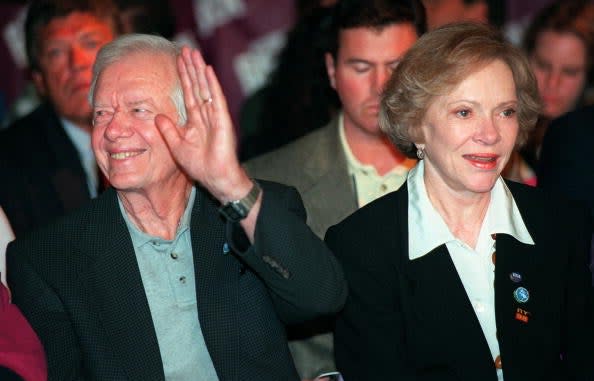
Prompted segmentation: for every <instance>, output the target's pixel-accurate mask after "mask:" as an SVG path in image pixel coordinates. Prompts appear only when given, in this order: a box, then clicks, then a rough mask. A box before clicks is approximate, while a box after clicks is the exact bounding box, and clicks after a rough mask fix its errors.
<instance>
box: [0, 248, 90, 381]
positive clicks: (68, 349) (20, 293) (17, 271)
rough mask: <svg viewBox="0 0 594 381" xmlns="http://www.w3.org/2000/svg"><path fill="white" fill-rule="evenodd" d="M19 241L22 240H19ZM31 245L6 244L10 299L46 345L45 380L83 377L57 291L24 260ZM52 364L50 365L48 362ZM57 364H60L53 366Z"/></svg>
mask: <svg viewBox="0 0 594 381" xmlns="http://www.w3.org/2000/svg"><path fill="white" fill-rule="evenodd" d="M21 242H22V241H21ZM34 250H35V249H34V248H32V247H26V245H20V246H19V241H18V240H17V241H14V242H12V243H11V244H9V246H8V250H7V257H6V259H7V268H8V269H10V270H9V271H8V274H7V275H8V284H9V286H10V288H11V290H12V298H13V299H12V300H13V302H14V303H15V304H16V305H17V306H18V307H19V308H20V310H21V311H22V313H23V315H25V317H26V318H27V320H28V321H29V323H30V324H31V326H32V327H33V329H34V330H35V332H36V333H37V335H38V336H39V338H40V339H41V341H42V344H43V346H44V348H45V353H46V359H47V364H48V381H53V380H56V381H58V380H59V381H75V380H84V377H83V375H82V369H80V364H81V363H82V361H81V351H80V347H79V345H78V341H77V337H76V334H75V332H74V329H73V327H72V325H71V322H70V317H69V316H68V314H67V313H66V311H65V309H64V306H63V304H62V302H61V300H60V298H59V297H58V295H57V294H56V293H55V292H54V291H53V290H52V288H51V287H50V286H49V285H48V284H47V283H46V282H45V281H44V280H43V279H42V277H41V276H39V274H38V273H37V272H36V271H35V269H34V268H33V267H32V266H31V265H30V264H29V262H28V261H27V254H28V253H30V252H34ZM52 364H53V365H54V366H50V365H52ZM57 364H59V366H56V365H57Z"/></svg>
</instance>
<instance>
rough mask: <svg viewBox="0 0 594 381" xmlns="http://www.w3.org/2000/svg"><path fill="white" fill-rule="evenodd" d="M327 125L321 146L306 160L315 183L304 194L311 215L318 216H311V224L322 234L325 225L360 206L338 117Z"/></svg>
mask: <svg viewBox="0 0 594 381" xmlns="http://www.w3.org/2000/svg"><path fill="white" fill-rule="evenodd" d="M324 128H325V129H326V131H325V135H324V136H323V137H322V138H321V139H320V140H321V141H322V143H320V144H319V145H318V147H319V150H318V151H317V152H316V153H314V154H313V155H312V156H313V157H312V158H308V159H307V160H306V161H305V162H304V172H305V174H306V176H307V177H310V178H312V179H314V183H313V184H312V186H311V187H310V188H309V189H308V190H307V191H305V192H303V195H302V196H303V199H304V203H305V206H306V209H307V210H308V212H309V213H308V215H310V216H316V217H317V218H318V219H319V220H317V221H314V220H308V225H310V226H311V227H312V229H313V230H314V231H315V232H321V233H322V235H323V233H324V232H325V228H326V227H328V226H332V225H334V224H336V223H337V222H339V221H341V220H342V219H344V218H345V217H347V216H348V215H349V214H351V213H352V212H354V211H355V210H356V209H357V207H358V205H357V198H356V195H355V189H354V185H353V180H352V179H351V177H350V176H349V173H348V169H347V163H346V159H345V155H344V152H343V149H342V146H341V144H340V139H339V135H338V118H334V119H333V120H332V122H331V123H330V124H329V125H328V126H327V127H324ZM328 195H332V197H328ZM329 204H330V205H331V207H329ZM329 212H331V213H329Z"/></svg>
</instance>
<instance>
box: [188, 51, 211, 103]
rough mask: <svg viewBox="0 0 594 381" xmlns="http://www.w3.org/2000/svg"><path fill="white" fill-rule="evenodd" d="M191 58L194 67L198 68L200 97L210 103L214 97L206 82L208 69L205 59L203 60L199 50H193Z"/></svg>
mask: <svg viewBox="0 0 594 381" xmlns="http://www.w3.org/2000/svg"><path fill="white" fill-rule="evenodd" d="M191 58H192V63H193V66H194V67H195V68H196V79H197V81H198V89H199V90H200V97H201V98H202V100H203V101H208V100H209V99H210V98H211V96H212V95H211V92H210V89H209V86H208V81H207V80H206V74H205V73H204V71H205V69H206V67H207V66H206V63H204V58H202V54H200V52H199V51H198V50H193V51H192V52H191Z"/></svg>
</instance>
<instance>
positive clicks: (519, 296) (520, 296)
mask: <svg viewBox="0 0 594 381" xmlns="http://www.w3.org/2000/svg"><path fill="white" fill-rule="evenodd" d="M514 299H516V302H518V303H526V302H527V301H528V299H530V293H529V292H528V290H526V289H525V288H524V287H518V288H516V289H515V290H514Z"/></svg>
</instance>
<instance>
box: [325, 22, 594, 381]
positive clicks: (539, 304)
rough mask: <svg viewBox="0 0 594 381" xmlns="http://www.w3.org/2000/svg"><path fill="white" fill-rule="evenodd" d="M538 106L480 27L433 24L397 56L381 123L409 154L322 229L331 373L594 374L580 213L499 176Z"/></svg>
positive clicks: (493, 37)
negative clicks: (340, 281) (375, 189)
mask: <svg viewBox="0 0 594 381" xmlns="http://www.w3.org/2000/svg"><path fill="white" fill-rule="evenodd" d="M538 110H539V101H538V90H537V85H536V80H535V78H534V76H533V74H532V72H531V70H530V66H529V64H528V62H527V60H526V59H525V57H524V56H523V54H522V53H521V52H520V51H519V50H518V49H516V48H515V47H513V46H511V45H509V44H508V43H507V42H506V41H505V40H504V39H503V37H502V36H501V35H500V34H499V33H498V32H497V31H495V30H493V29H490V28H489V27H487V26H481V25H475V24H454V25H449V26H445V27H443V28H440V29H437V30H435V31H433V32H430V33H428V34H426V35H424V36H423V37H421V38H420V39H419V40H418V42H417V43H416V44H415V46H413V48H411V50H410V51H409V52H408V53H407V54H406V55H405V57H404V58H403V59H402V61H401V62H400V64H399V65H398V67H397V69H396V70H395V72H394V74H393V76H392V78H391V80H390V81H389V82H388V84H387V86H386V88H385V90H384V95H383V98H382V104H381V112H380V125H381V127H382V129H383V130H384V131H385V132H386V133H387V134H388V136H389V137H390V138H391V140H392V142H393V143H394V144H395V145H396V146H397V147H398V148H399V149H400V150H401V151H402V152H404V153H406V154H408V155H409V156H411V157H412V156H416V157H418V158H419V159H420V162H419V164H418V165H417V166H416V167H415V168H414V169H413V170H411V171H410V172H409V174H408V179H407V182H406V184H405V185H403V186H402V187H401V188H400V189H399V190H398V191H396V192H393V193H390V194H388V195H386V196H384V197H383V198H381V199H378V200H376V201H375V202H373V203H371V204H368V205H367V206H365V207H363V208H362V209H360V210H358V211H357V212H355V213H354V214H353V215H351V216H350V217H348V218H347V219H345V220H344V221H343V222H341V223H340V224H338V225H336V226H334V227H332V228H330V229H329V230H328V232H327V234H326V242H327V244H328V245H329V247H330V248H331V249H332V251H333V252H334V253H335V255H336V256H337V257H338V258H339V260H340V261H341V262H342V265H343V268H344V271H345V274H346V277H347V281H348V283H349V296H348V299H347V302H346V305H345V308H344V310H343V311H342V312H341V313H340V315H339V317H338V320H337V323H336V329H335V353H336V364H337V366H338V369H339V371H341V372H342V373H343V375H344V378H345V380H350V381H355V380H371V379H381V380H425V381H426V380H435V381H438V380H439V381H445V380H468V381H471V380H486V381H495V380H503V379H505V380H507V381H510V380H567V379H571V380H591V379H592V378H593V377H594V364H593V363H592V358H594V346H593V345H592V343H593V342H594V331H593V327H592V321H593V319H592V290H591V287H590V273H589V270H588V258H587V253H588V248H589V239H590V227H589V223H590V221H589V220H588V215H587V211H586V210H585V209H583V208H581V207H578V206H576V205H573V204H569V203H567V202H565V201H562V200H559V199H557V198H555V197H553V196H550V195H549V194H546V193H544V192H543V191H541V190H538V189H534V188H531V187H527V186H524V185H521V184H516V183H508V182H506V181H504V180H503V179H502V178H501V176H500V175H501V172H502V170H503V168H504V167H505V165H506V163H507V161H508V159H509V157H510V155H511V153H512V151H513V150H514V148H515V147H518V146H520V145H521V144H522V143H523V142H525V140H526V137H527V136H528V134H529V133H530V130H531V129H532V128H533V126H534V123H535V121H536V119H537V116H538ZM568 222H571V223H568ZM496 249H497V253H496V252H495V250H496Z"/></svg>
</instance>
